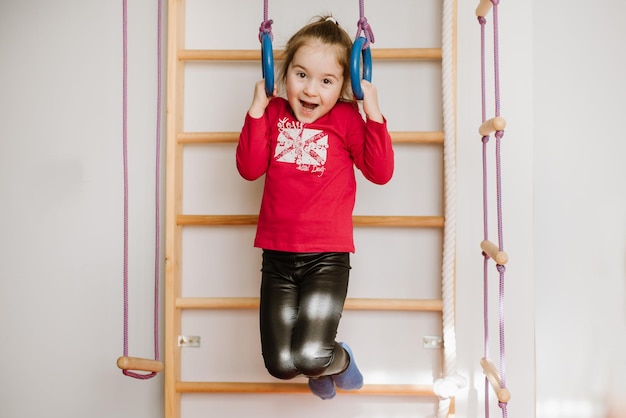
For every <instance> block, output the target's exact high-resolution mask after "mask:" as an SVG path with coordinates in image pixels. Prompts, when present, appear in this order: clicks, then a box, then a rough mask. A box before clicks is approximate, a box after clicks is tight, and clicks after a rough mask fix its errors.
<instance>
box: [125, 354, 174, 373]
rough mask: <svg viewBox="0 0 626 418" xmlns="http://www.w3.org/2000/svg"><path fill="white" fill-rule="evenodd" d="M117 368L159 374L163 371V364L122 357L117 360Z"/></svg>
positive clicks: (143, 359)
mask: <svg viewBox="0 0 626 418" xmlns="http://www.w3.org/2000/svg"><path fill="white" fill-rule="evenodd" d="M117 367H119V368H120V369H122V370H133V371H141V372H153V373H159V372H160V371H161V370H163V363H162V362H160V361H157V360H150V359H145V358H139V357H124V356H123V357H120V358H118V359H117Z"/></svg>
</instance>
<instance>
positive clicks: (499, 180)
mask: <svg viewBox="0 0 626 418" xmlns="http://www.w3.org/2000/svg"><path fill="white" fill-rule="evenodd" d="M491 2H492V3H493V38H494V57H493V58H494V84H495V85H494V96H495V115H496V117H497V116H500V57H499V39H498V33H499V27H498V5H499V3H500V1H499V0H491ZM478 22H479V23H480V28H481V31H480V33H481V92H482V100H481V101H482V121H483V123H484V122H485V121H486V120H487V118H486V93H485V86H486V80H485V73H486V69H485V68H486V65H485V61H486V60H485V43H486V42H485V24H486V19H485V18H484V17H482V16H481V17H479V18H478ZM503 136H504V131H502V130H500V131H496V133H495V138H496V152H495V154H496V155H495V160H496V200H497V227H498V248H499V250H500V251H504V238H503V237H504V234H503V221H502V220H503V211H502V164H501V140H502V138H503ZM488 142H489V136H483V137H482V143H483V150H482V151H483V152H482V158H483V230H484V239H485V240H487V239H488V237H489V230H488V218H489V216H488V193H487V183H488V181H487V172H488V170H487V143H488ZM483 256H484V267H483V287H484V289H483V290H484V308H483V309H484V329H485V341H484V353H485V357H486V358H488V355H489V310H488V304H489V293H488V283H489V272H488V265H487V262H488V259H489V256H488V255H487V254H486V253H484V252H483ZM496 269H497V270H498V273H499V294H498V307H499V337H500V385H501V387H502V388H506V350H505V348H506V347H505V320H504V316H505V315H504V314H505V309H504V305H505V304H504V302H505V297H504V295H505V292H504V281H505V272H506V268H505V266H503V265H500V264H497V265H496ZM498 406H499V407H500V409H501V410H502V415H503V417H504V418H507V415H508V412H507V403H506V402H498ZM485 415H486V417H489V382H488V380H487V379H485Z"/></svg>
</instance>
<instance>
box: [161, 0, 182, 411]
mask: <svg viewBox="0 0 626 418" xmlns="http://www.w3.org/2000/svg"><path fill="white" fill-rule="evenodd" d="M167 21H168V23H167V30H168V46H167V119H166V120H167V130H166V132H167V141H166V144H167V145H166V147H167V152H166V167H167V170H166V195H167V197H166V205H165V207H166V211H165V213H166V216H165V240H166V243H165V388H164V390H165V394H164V395H165V417H166V418H180V413H181V412H180V411H181V402H180V398H181V395H180V393H178V392H177V391H176V383H177V382H178V381H180V380H181V372H180V364H181V357H180V348H179V347H178V344H177V340H178V335H179V334H180V332H181V312H180V309H177V308H176V298H178V297H179V296H180V293H181V266H180V264H181V254H182V227H181V226H179V225H178V224H177V221H176V219H177V216H178V215H179V214H180V213H181V211H182V158H183V157H182V155H183V150H182V145H180V144H179V143H178V141H177V135H178V133H180V132H182V131H183V120H184V118H183V115H184V113H183V110H184V109H183V102H184V63H183V62H182V61H180V60H179V59H178V51H179V50H180V49H183V48H184V47H185V0H168V19H167Z"/></svg>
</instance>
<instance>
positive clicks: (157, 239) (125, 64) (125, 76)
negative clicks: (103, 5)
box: [122, 0, 163, 380]
mask: <svg viewBox="0 0 626 418" xmlns="http://www.w3.org/2000/svg"><path fill="white" fill-rule="evenodd" d="M157 3H158V30H157V60H158V64H157V73H158V75H157V112H156V113H157V118H156V119H157V120H156V180H155V183H156V191H155V208H156V209H155V231H156V232H155V234H156V237H155V242H156V245H155V257H154V259H155V261H154V328H153V333H154V358H155V360H157V361H158V360H159V359H160V354H159V277H160V264H161V263H160V254H161V228H160V217H161V215H160V210H159V207H160V202H161V195H160V176H161V108H162V91H161V79H162V63H161V61H162V52H161V50H162V32H163V30H162V25H161V21H162V16H163V5H162V1H161V0H157ZM122 9H123V13H122V35H123V36H122V37H123V40H122V42H123V83H122V85H123V87H122V90H123V91H122V96H123V98H122V101H123V104H122V113H123V116H122V119H123V122H122V125H123V128H122V131H123V134H122V136H123V141H122V142H123V147H122V148H123V160H124V163H123V165H124V343H123V346H124V347H123V352H124V356H125V357H126V356H128V317H129V315H128V4H127V0H122ZM122 373H123V374H124V375H125V376H129V377H133V378H135V379H140V380H147V379H150V378H152V377H154V376H156V375H157V373H156V372H151V373H148V374H140V373H136V372H132V371H130V370H122Z"/></svg>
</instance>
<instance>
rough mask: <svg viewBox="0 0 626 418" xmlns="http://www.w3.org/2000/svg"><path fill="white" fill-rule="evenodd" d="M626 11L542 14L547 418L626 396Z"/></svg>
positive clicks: (540, 218) (541, 341) (538, 84)
mask: <svg viewBox="0 0 626 418" xmlns="http://www.w3.org/2000/svg"><path fill="white" fill-rule="evenodd" d="M625 14H626V5H625V4H624V3H623V2H620V1H617V0H613V1H609V2H604V3H603V4H602V7H598V4H595V3H585V2H577V3H576V7H572V2H568V1H551V2H542V4H541V7H536V9H535V10H534V14H533V21H534V25H535V26H534V27H535V39H534V43H533V45H534V84H535V86H534V94H535V100H534V111H533V114H534V121H535V130H534V142H535V150H534V163H535V184H534V195H535V207H534V213H535V238H536V239H535V242H534V249H535V260H536V263H535V281H536V286H537V288H536V290H537V291H536V300H537V305H536V306H537V309H536V315H537V394H538V397H537V401H538V416H539V417H542V418H548V417H566V416H567V417H583V416H585V417H591V416H593V417H597V416H602V415H603V414H605V413H606V409H607V404H606V402H607V400H610V398H613V400H616V399H617V398H621V400H622V402H623V401H624V400H625V399H626V389H625V387H626V386H625V383H626V377H624V376H626V362H625V361H624V358H623V354H624V350H625V349H626V343H625V338H626V312H625V310H624V306H625V304H626V288H625V282H626V280H625V279H626V262H625V257H624V255H625V254H626V192H625V188H624V181H625V179H626V164H624V155H626V142H625V141H624V137H625V135H624V133H623V127H622V121H623V117H624V113H625V112H626V104H625V102H624V97H626V79H625V78H624V74H625V73H626V51H625V50H624V48H623V47H622V45H621V43H622V40H623V39H624V38H625V37H626V26H625V25H624V23H623V16H624V15H625ZM614 414H615V415H613V416H620V417H623V416H625V414H626V412H624V407H623V405H622V408H621V411H620V412H619V414H617V413H614Z"/></svg>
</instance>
